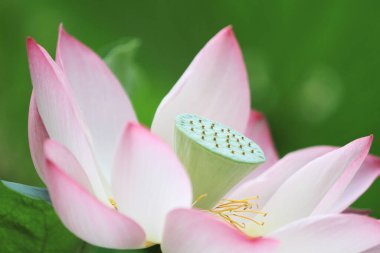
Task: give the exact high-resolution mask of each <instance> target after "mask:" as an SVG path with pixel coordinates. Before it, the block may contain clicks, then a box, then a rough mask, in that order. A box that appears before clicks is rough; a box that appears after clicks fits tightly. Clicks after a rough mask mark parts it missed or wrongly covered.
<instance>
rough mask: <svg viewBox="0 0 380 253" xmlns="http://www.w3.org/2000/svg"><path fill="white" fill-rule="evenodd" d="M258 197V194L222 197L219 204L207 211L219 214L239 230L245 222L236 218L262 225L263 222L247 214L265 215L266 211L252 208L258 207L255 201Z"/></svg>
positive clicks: (243, 226)
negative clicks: (247, 196)
mask: <svg viewBox="0 0 380 253" xmlns="http://www.w3.org/2000/svg"><path fill="white" fill-rule="evenodd" d="M202 196H203V195H202ZM202 198H203V197H202ZM258 199H259V197H258V196H255V197H252V198H246V199H241V200H238V199H223V200H221V201H220V202H219V204H218V205H217V206H216V207H214V208H213V209H211V210H208V212H210V213H212V214H214V215H216V216H219V217H220V218H222V219H223V220H225V221H226V222H228V223H230V224H231V225H232V226H234V227H235V228H237V229H239V230H242V229H244V228H245V223H244V222H242V221H238V220H237V219H243V220H246V221H250V222H253V223H255V224H257V225H259V226H263V225H264V222H259V221H257V220H255V219H254V218H252V217H250V216H249V214H258V215H262V216H264V217H265V216H266V215H267V213H266V212H263V211H261V210H256V209H253V208H258V205H257V203H256V200H258Z"/></svg>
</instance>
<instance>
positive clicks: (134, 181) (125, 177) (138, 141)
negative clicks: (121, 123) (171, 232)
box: [112, 123, 192, 243]
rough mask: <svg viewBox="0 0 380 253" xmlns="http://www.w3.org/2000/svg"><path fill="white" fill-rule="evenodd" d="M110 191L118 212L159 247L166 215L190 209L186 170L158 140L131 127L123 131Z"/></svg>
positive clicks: (190, 200) (136, 126) (190, 197)
mask: <svg viewBox="0 0 380 253" xmlns="http://www.w3.org/2000/svg"><path fill="white" fill-rule="evenodd" d="M113 172H114V174H113V178H112V187H113V188H112V190H113V193H114V197H115V200H116V203H117V205H118V208H119V210H120V211H121V212H122V213H124V214H126V215H128V216H130V217H132V218H133V219H134V220H136V221H137V222H138V223H139V224H140V225H141V226H142V227H143V228H144V230H145V232H146V234H147V240H148V241H151V242H155V243H159V242H160V241H161V238H162V232H163V227H164V222H165V217H166V215H167V213H168V212H169V211H171V210H173V209H175V208H178V207H191V202H192V189H191V183H190V180H189V178H188V175H187V174H186V171H185V169H184V168H183V167H182V165H181V163H180V162H179V161H178V159H177V157H176V155H175V153H174V152H173V151H172V150H171V148H170V147H169V146H168V145H167V144H166V143H164V142H163V141H162V140H161V139H159V138H158V137H156V136H154V135H153V134H151V133H150V132H149V131H148V130H147V129H145V128H143V127H142V126H139V125H137V124H134V123H129V124H128V126H127V127H126V129H125V131H124V134H123V136H122V138H121V142H120V145H119V148H118V151H117V155H116V160H115V165H114V171H113Z"/></svg>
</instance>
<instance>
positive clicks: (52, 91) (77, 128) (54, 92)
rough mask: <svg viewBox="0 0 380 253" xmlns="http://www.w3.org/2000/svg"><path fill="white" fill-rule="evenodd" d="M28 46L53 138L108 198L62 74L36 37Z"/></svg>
mask: <svg viewBox="0 0 380 253" xmlns="http://www.w3.org/2000/svg"><path fill="white" fill-rule="evenodd" d="M27 47H28V58H29V66H30V73H31V77H32V83H33V93H34V97H35V101H36V104H37V108H38V112H39V114H40V115H41V119H42V121H43V124H44V125H45V127H46V130H47V132H48V134H49V136H50V138H52V139H54V140H56V141H58V142H59V143H61V144H62V145H64V146H65V147H66V148H68V149H69V150H70V151H71V152H72V153H73V154H74V155H75V157H76V158H77V159H78V161H79V162H80V164H81V165H82V167H83V168H84V169H85V170H86V174H87V175H88V177H89V179H90V181H91V184H92V186H93V189H94V190H95V192H96V195H97V196H98V197H100V198H102V199H103V200H105V201H107V196H104V192H103V185H102V183H101V181H100V179H99V175H98V171H97V165H96V163H95V160H94V158H93V155H92V150H91V145H90V143H89V138H88V135H87V132H86V131H85V128H84V127H83V124H82V123H81V121H80V120H79V119H78V117H77V114H76V110H75V108H74V107H73V103H72V101H71V99H70V96H69V95H68V92H67V90H66V88H65V81H66V80H65V77H64V76H63V73H62V72H61V70H60V69H59V68H58V67H57V65H56V64H55V63H54V62H53V60H52V59H51V58H50V56H49V54H48V53H47V52H46V51H45V50H44V49H43V48H42V47H40V46H39V45H38V44H37V43H36V42H35V41H34V40H33V39H28V41H27ZM36 143H37V142H36ZM36 145H37V144H36ZM32 152H34V151H32Z"/></svg>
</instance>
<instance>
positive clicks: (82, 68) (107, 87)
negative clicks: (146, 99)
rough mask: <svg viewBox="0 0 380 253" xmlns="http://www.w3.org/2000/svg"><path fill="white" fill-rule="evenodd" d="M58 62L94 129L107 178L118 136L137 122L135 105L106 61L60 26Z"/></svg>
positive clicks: (93, 134)
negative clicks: (129, 122) (131, 123)
mask: <svg viewBox="0 0 380 253" xmlns="http://www.w3.org/2000/svg"><path fill="white" fill-rule="evenodd" d="M56 58H57V63H58V64H60V65H61V67H62V69H63V71H64V73H65V75H66V76H67V78H68V81H69V82H68V84H69V86H70V89H71V91H72V94H73V97H74V100H75V102H76V103H77V104H78V105H79V108H80V110H81V112H82V115H81V116H82V118H83V120H84V122H85V124H86V125H87V127H88V128H89V130H90V133H91V136H92V139H93V143H94V150H95V154H96V157H97V158H98V160H99V163H100V167H101V168H102V170H103V172H104V174H105V175H106V177H107V179H110V176H111V171H110V168H111V167H112V162H113V158H114V153H115V151H116V146H117V141H118V138H119V136H120V134H121V132H122V130H123V126H124V125H125V123H126V122H127V121H137V119H136V116H135V113H134V111H133V108H132V105H131V103H130V101H129V99H128V97H127V95H126V94H125V92H124V90H123V88H122V87H121V85H120V83H119V81H118V80H117V79H116V78H115V76H114V75H113V74H112V72H111V71H110V70H109V69H108V67H107V66H106V64H105V63H104V62H103V61H102V60H101V59H100V58H99V57H98V56H97V55H96V54H95V53H94V52H93V51H91V50H90V49H89V48H88V47H86V46H85V45H83V44H82V43H80V42H79V41H77V40H76V39H74V38H73V37H72V36H70V35H69V34H68V33H66V32H65V31H64V29H63V27H62V26H61V27H60V32H59V41H58V48H57V57H56Z"/></svg>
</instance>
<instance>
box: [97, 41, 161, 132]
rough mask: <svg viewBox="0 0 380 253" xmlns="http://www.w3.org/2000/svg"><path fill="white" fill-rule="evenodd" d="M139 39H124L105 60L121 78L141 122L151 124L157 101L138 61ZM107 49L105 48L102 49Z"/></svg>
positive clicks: (109, 51) (113, 46)
mask: <svg viewBox="0 0 380 253" xmlns="http://www.w3.org/2000/svg"><path fill="white" fill-rule="evenodd" d="M140 45H141V42H140V40H139V39H123V40H121V41H119V42H117V43H115V44H113V45H112V47H108V48H111V49H109V50H108V53H107V54H106V56H105V57H104V61H105V62H106V63H107V64H108V66H109V67H110V69H111V70H112V72H113V73H114V74H115V75H116V77H117V78H118V79H119V81H120V82H121V84H122V85H123V87H124V90H125V91H126V93H127V94H128V96H129V98H130V99H131V101H132V104H133V107H134V109H135V111H136V113H137V116H138V118H139V122H141V123H144V124H145V125H150V122H151V120H152V118H153V114H154V112H155V108H156V106H157V101H155V96H154V89H153V87H152V86H151V85H150V82H149V80H148V78H147V75H146V74H145V72H144V70H143V69H142V68H141V67H140V65H139V64H137V63H136V54H137V51H138V49H139V47H140ZM102 51H105V50H102Z"/></svg>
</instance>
